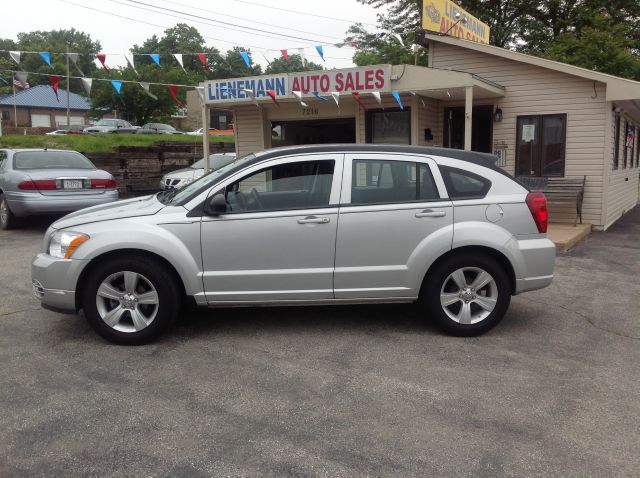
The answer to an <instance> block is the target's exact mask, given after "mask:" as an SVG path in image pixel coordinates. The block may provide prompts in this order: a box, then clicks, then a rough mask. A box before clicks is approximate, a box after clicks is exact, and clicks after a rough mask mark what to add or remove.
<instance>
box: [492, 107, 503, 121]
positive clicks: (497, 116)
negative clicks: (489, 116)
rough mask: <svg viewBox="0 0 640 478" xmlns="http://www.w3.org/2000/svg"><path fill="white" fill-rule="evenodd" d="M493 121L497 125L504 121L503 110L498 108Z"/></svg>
mask: <svg viewBox="0 0 640 478" xmlns="http://www.w3.org/2000/svg"><path fill="white" fill-rule="evenodd" d="M493 121H495V122H496V123H500V121H502V109H501V108H500V107H498V108H496V112H495V113H494V114H493Z"/></svg>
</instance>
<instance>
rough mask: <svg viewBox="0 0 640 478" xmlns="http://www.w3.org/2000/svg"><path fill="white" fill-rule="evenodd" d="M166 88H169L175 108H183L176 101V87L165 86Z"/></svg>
mask: <svg viewBox="0 0 640 478" xmlns="http://www.w3.org/2000/svg"><path fill="white" fill-rule="evenodd" d="M167 88H169V93H171V97H172V98H173V102H174V103H175V104H176V106H177V107H178V108H184V105H183V104H182V102H181V101H180V100H179V99H178V85H167Z"/></svg>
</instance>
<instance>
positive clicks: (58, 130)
mask: <svg viewBox="0 0 640 478" xmlns="http://www.w3.org/2000/svg"><path fill="white" fill-rule="evenodd" d="M68 131H69V130H66V129H57V130H55V131H49V132H48V133H45V134H46V135H47V136H58V135H61V134H67V132H68Z"/></svg>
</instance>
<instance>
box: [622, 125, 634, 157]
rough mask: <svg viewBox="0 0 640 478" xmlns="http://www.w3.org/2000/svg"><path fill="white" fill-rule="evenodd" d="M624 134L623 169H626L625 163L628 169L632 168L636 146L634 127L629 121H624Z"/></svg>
mask: <svg viewBox="0 0 640 478" xmlns="http://www.w3.org/2000/svg"><path fill="white" fill-rule="evenodd" d="M624 132H625V134H624V168H626V167H627V161H628V164H629V167H630V168H632V167H633V155H634V153H635V145H636V127H635V126H634V125H633V124H632V123H630V122H629V121H627V120H625V122H624Z"/></svg>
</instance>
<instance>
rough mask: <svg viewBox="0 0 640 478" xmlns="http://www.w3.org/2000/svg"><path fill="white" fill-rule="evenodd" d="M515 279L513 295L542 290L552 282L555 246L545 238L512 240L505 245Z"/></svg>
mask: <svg viewBox="0 0 640 478" xmlns="http://www.w3.org/2000/svg"><path fill="white" fill-rule="evenodd" d="M507 249H509V250H510V252H511V257H512V264H513V268H514V272H515V276H516V277H515V278H516V284H515V286H516V290H515V292H514V293H515V294H520V293H521V292H527V291H530V290H536V289H542V288H544V287H547V286H548V285H549V284H551V282H552V281H553V269H554V267H555V261H556V246H555V244H554V243H553V242H551V241H550V240H549V239H548V238H546V237H535V238H532V239H522V238H521V239H516V238H515V237H514V238H512V239H511V240H510V241H509V243H508V244H507Z"/></svg>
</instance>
